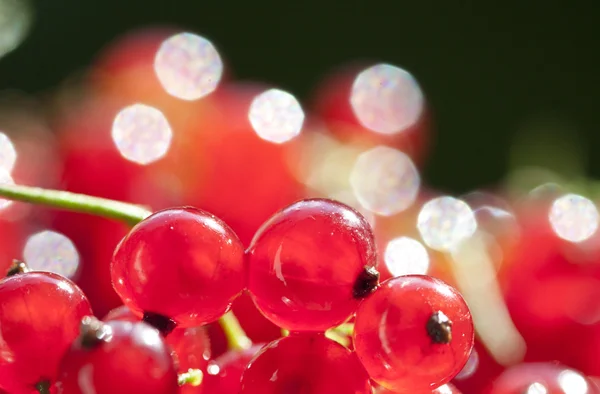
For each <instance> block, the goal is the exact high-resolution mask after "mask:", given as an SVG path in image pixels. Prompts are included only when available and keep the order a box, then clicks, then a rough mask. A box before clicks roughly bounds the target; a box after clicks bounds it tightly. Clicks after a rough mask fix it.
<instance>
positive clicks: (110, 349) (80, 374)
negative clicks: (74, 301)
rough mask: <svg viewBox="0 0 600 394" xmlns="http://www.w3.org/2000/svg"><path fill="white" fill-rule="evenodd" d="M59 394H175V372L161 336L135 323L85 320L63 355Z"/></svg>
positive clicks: (176, 386) (141, 324) (149, 328)
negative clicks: (79, 332) (78, 334)
mask: <svg viewBox="0 0 600 394" xmlns="http://www.w3.org/2000/svg"><path fill="white" fill-rule="evenodd" d="M56 387H57V389H58V393H59V394H60V393H64V394H79V393H81V394H84V393H95V394H113V393H148V394H176V393H177V392H178V390H179V388H178V385H177V373H176V371H175V366H174V365H173V360H172V359H171V355H170V354H169V348H168V346H167V345H166V343H165V342H164V340H163V338H162V337H161V336H160V333H159V332H158V331H157V330H156V329H154V328H152V327H150V326H149V325H147V324H145V323H143V322H139V323H132V322H126V321H116V320H115V321H110V322H107V323H102V322H100V321H98V320H96V319H95V318H85V319H84V320H83V321H82V323H81V334H80V336H79V338H78V339H77V340H76V341H75V342H74V343H73V345H72V346H71V348H70V349H69V350H68V351H67V352H66V353H65V355H64V357H63V359H62V361H61V364H60V373H59V378H58V382H57V384H56Z"/></svg>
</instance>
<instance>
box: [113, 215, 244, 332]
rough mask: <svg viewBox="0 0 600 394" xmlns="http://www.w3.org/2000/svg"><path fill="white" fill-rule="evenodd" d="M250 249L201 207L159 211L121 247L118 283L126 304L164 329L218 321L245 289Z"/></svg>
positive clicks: (115, 268)
mask: <svg viewBox="0 0 600 394" xmlns="http://www.w3.org/2000/svg"><path fill="white" fill-rule="evenodd" d="M243 254H244V250H243V247H242V244H241V243H240V241H239V239H238V238H237V236H236V235H235V233H234V232H233V231H232V230H231V229H230V228H229V227H228V226H227V225H226V224H225V223H224V222H223V221H221V220H220V219H218V218H216V217H215V216H213V215H211V214H209V213H207V212H204V211H201V210H199V209H195V208H172V209H166V210H163V211H159V212H157V213H155V214H153V215H152V216H150V217H148V218H147V219H145V220H144V221H142V222H140V223H139V224H138V225H136V226H135V227H134V228H133V229H132V230H131V232H130V233H129V234H128V235H127V236H125V238H123V240H122V241H121V242H120V243H119V245H118V246H117V249H116V250H115V254H114V257H113V261H112V279H113V285H114V287H115V290H116V292H117V293H118V294H119V296H120V297H121V298H122V300H123V302H124V303H125V305H127V306H128V307H129V308H131V310H132V311H133V312H134V313H135V314H137V315H138V316H142V315H144V318H145V320H146V321H148V322H151V323H153V324H155V326H156V327H157V328H159V329H161V330H165V329H166V330H165V331H168V328H171V329H172V328H173V327H167V326H169V324H167V322H168V321H169V319H170V320H172V321H173V322H174V323H177V324H178V325H180V326H182V327H193V326H198V325H201V324H205V323H209V322H211V321H215V320H217V319H218V318H219V317H220V316H222V315H223V314H224V313H225V312H226V311H227V310H228V309H229V307H230V305H231V303H232V302H233V300H234V299H235V297H237V295H238V294H239V293H240V292H241V291H242V289H243V288H244V262H243Z"/></svg>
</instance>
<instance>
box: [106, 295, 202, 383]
mask: <svg viewBox="0 0 600 394" xmlns="http://www.w3.org/2000/svg"><path fill="white" fill-rule="evenodd" d="M113 320H119V321H128V322H132V323H138V322H140V321H141V319H140V317H138V316H137V315H135V314H134V313H133V312H131V309H129V308H127V307H126V306H125V305H122V306H120V307H118V308H115V309H113V310H112V311H110V312H109V313H108V314H107V315H106V316H105V317H104V319H103V321H105V322H108V321H113ZM167 344H168V345H169V346H170V347H171V355H172V356H173V359H174V360H176V361H177V363H176V364H177V370H178V371H179V372H186V371H187V370H188V369H190V368H193V369H201V370H205V369H206V366H207V365H208V360H210V356H211V347H210V345H211V343H210V339H209V337H208V332H207V330H206V328H205V327H189V328H176V329H174V330H173V332H172V333H170V334H169V336H168V337H167Z"/></svg>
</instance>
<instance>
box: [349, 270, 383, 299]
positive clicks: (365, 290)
mask: <svg viewBox="0 0 600 394" xmlns="http://www.w3.org/2000/svg"><path fill="white" fill-rule="evenodd" d="M377 286H379V271H377V270H376V269H375V267H364V269H363V270H362V271H361V273H360V275H359V276H358V278H356V282H354V288H353V289H352V295H353V296H354V298H358V299H360V298H364V297H366V296H368V295H369V294H371V293H372V292H373V291H375V289H377Z"/></svg>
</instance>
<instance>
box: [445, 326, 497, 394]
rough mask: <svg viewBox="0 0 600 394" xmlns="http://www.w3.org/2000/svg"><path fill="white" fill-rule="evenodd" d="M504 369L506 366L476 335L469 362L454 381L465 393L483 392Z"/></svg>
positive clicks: (475, 393) (479, 393)
mask: <svg viewBox="0 0 600 394" xmlns="http://www.w3.org/2000/svg"><path fill="white" fill-rule="evenodd" d="M504 369H505V367H504V366H502V365H500V364H498V362H497V361H496V360H494V358H493V357H492V356H491V354H490V353H489V352H488V350H487V349H486V348H485V346H483V344H482V343H481V341H480V340H479V338H478V337H477V336H476V337H475V344H474V346H473V350H472V351H471V355H470V356H469V360H468V361H467V364H466V365H465V366H464V367H463V369H462V370H461V371H460V373H459V374H458V375H456V376H455V377H454V379H453V380H452V383H453V384H454V385H455V386H456V387H458V388H459V389H460V390H461V391H462V392H463V393H464V394H481V393H482V392H483V390H484V389H485V388H486V387H487V386H488V385H489V384H490V382H491V381H493V380H494V379H495V378H496V377H497V376H498V375H500V374H501V373H502V371H504Z"/></svg>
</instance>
